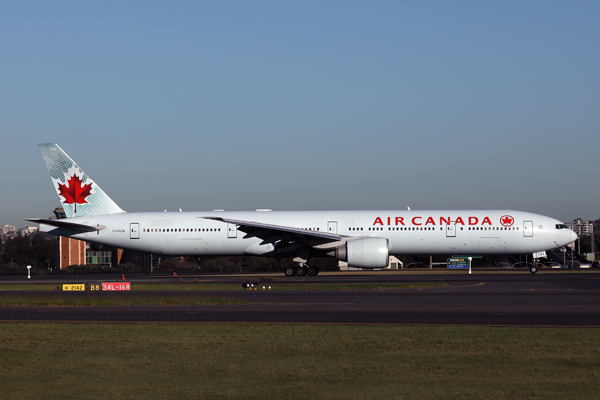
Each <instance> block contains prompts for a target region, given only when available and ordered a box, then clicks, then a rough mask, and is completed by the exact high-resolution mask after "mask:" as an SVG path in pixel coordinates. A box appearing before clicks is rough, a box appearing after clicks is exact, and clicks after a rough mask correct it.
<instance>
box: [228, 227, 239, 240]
mask: <svg viewBox="0 0 600 400" xmlns="http://www.w3.org/2000/svg"><path fill="white" fill-rule="evenodd" d="M227 237H228V238H236V237H237V225H236V224H227Z"/></svg>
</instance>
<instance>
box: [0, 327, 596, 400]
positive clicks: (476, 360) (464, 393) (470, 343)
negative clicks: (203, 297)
mask: <svg viewBox="0 0 600 400" xmlns="http://www.w3.org/2000/svg"><path fill="white" fill-rule="evenodd" d="M599 374H600V330H595V329H547V328H481V327H461V328H458V327H456V328H454V327H393V326H344V325H260V324H223V325H219V324H212V325H211V324H109V323H105V324H87V323H86V324H15V323H10V324H0V397H2V398H3V399H42V398H44V399H61V400H63V399H115V398H119V399H167V398H169V399H231V398H235V399H239V398H241V399H429V398H440V399H484V398H485V399H487V398H492V399H593V398H598V393H600V376H599Z"/></svg>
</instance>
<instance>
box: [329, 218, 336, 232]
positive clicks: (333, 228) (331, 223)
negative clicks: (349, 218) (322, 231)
mask: <svg viewBox="0 0 600 400" xmlns="http://www.w3.org/2000/svg"><path fill="white" fill-rule="evenodd" d="M327 232H328V233H337V221H329V222H328V223H327Z"/></svg>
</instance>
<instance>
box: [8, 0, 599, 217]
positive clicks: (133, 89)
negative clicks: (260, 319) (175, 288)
mask: <svg viewBox="0 0 600 400" xmlns="http://www.w3.org/2000/svg"><path fill="white" fill-rule="evenodd" d="M599 17H600V3H598V2H595V1H580V2H566V1H564V2H555V1H506V2H481V1H455V2H447V1H419V2H397V1H368V2H367V1H364V2H355V1H314V2H311V1H302V2H280V1H272V2H265V1H257V2H247V1H219V2H200V1H179V2H156V1H114V2H111V1H103V2H80V1H72V2H65V1H54V2H46V1H39V2H36V1H27V2H17V1H14V2H3V3H2V5H1V6H0V37H2V38H3V39H2V40H1V41H0V61H1V62H0V135H1V138H2V141H1V146H0V151H1V156H0V163H1V164H0V167H1V171H2V174H1V178H0V182H1V183H2V189H3V190H2V195H1V199H2V200H1V206H0V224H10V225H15V226H17V227H21V226H26V225H27V223H26V222H25V221H22V218H27V217H47V216H49V215H51V211H52V209H54V207H56V206H57V205H58V198H57V196H56V194H55V193H54V191H53V189H52V186H51V183H50V179H49V177H48V174H47V171H46V169H45V166H44V164H43V161H42V159H41V156H40V154H39V152H38V148H37V143H42V142H56V143H58V144H59V145H60V146H61V147H62V148H63V149H64V150H65V151H66V152H67V153H68V154H69V155H70V156H71V157H72V158H73V159H75V161H77V162H78V164H79V165H80V166H81V167H82V168H83V169H84V170H85V171H86V172H87V173H88V174H89V175H90V176H91V177H92V178H93V179H94V180H95V181H96V182H97V183H98V184H99V185H100V186H101V187H102V188H103V189H104V190H105V191H106V192H107V193H109V195H111V197H113V199H114V200H115V201H116V202H117V203H118V204H119V205H120V206H121V207H122V208H124V209H126V210H128V211H152V210H163V209H168V210H177V208H178V207H181V208H182V209H184V210H211V209H215V208H223V209H227V210H248V209H255V208H272V209H278V210H287V209H290V210H296V209H405V208H406V206H410V207H411V208H412V209H479V208H482V209H518V210H525V211H532V212H538V213H541V214H545V215H549V216H553V217H556V218H559V219H562V220H565V221H568V220H572V219H574V218H576V217H581V218H584V219H596V218H598V217H600V207H598V204H599V201H598V199H599V198H600V187H599V183H600V182H599V179H600V178H599V175H598V167H597V165H598V163H597V161H596V160H597V158H598V148H599V145H600V129H599V128H600V111H599V110H600V107H599V105H600V74H599V73H598V71H600V52H599V51H598V49H600V24H598V18H599Z"/></svg>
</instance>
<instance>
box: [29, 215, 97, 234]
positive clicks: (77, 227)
mask: <svg viewBox="0 0 600 400" xmlns="http://www.w3.org/2000/svg"><path fill="white" fill-rule="evenodd" d="M25 221H30V222H35V223H37V224H44V225H50V226H55V227H57V228H64V229H70V230H72V231H78V232H96V231H101V230H102V229H104V228H106V227H105V226H104V225H96V226H90V225H83V224H75V223H72V222H67V221H65V220H60V219H43V218H25Z"/></svg>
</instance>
